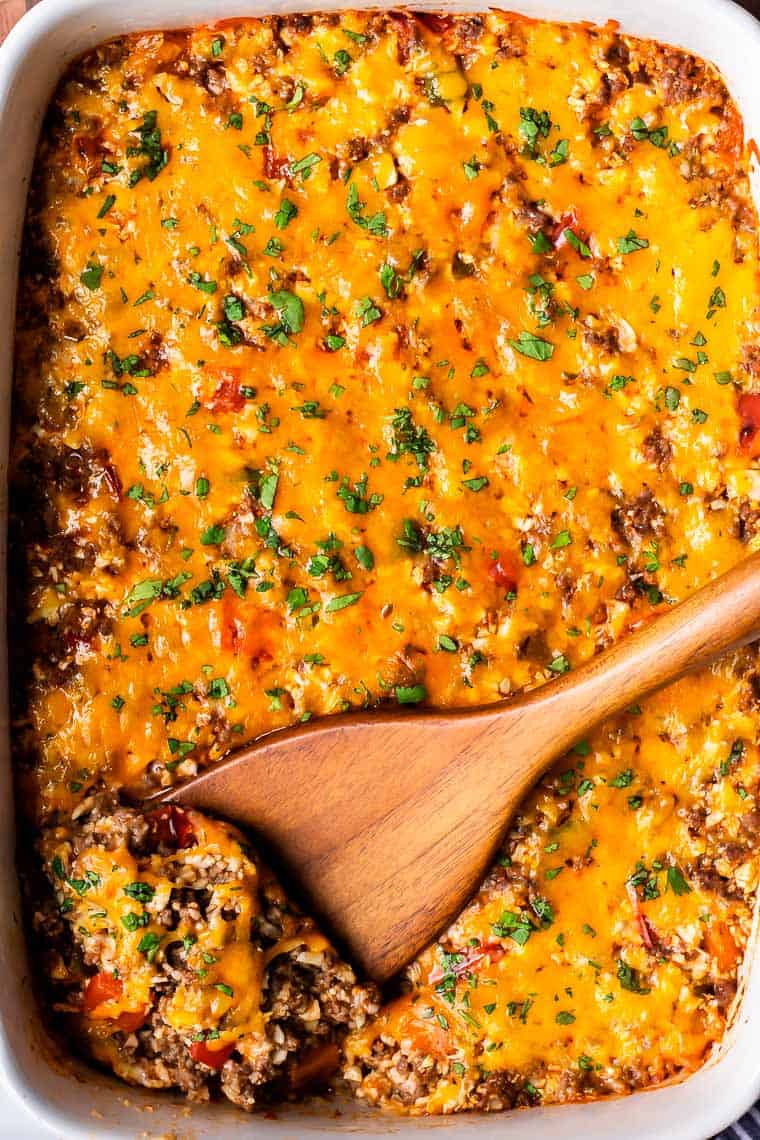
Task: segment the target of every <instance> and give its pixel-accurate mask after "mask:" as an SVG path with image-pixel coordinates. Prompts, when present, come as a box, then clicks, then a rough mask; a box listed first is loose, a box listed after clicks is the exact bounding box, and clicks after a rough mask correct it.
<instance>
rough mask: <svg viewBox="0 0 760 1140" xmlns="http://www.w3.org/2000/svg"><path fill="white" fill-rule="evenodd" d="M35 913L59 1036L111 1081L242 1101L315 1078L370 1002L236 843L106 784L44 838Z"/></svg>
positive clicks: (232, 836)
mask: <svg viewBox="0 0 760 1140" xmlns="http://www.w3.org/2000/svg"><path fill="white" fill-rule="evenodd" d="M40 853H41V856H42V860H43V866H44V870H45V873H46V875H47V877H48V879H49V881H50V883H51V885H52V887H53V890H54V900H55V902H54V905H50V906H48V907H46V908H44V909H43V910H41V911H40V912H39V913H38V915H37V918H36V926H37V929H38V931H39V932H40V933H41V934H42V935H43V937H44V939H45V943H46V944H47V946H48V949H47V951H46V954H47V963H46V965H47V970H48V973H49V976H50V977H51V979H53V980H54V985H55V1002H56V1009H57V1011H58V1013H59V1014H62V1015H63V1016H65V1019H66V1026H67V1030H68V1032H69V1034H70V1035H73V1036H74V1037H75V1038H76V1039H77V1040H79V1042H80V1043H81V1045H82V1047H83V1049H84V1051H85V1052H86V1053H87V1054H89V1055H90V1056H92V1057H94V1058H95V1059H96V1060H98V1061H100V1062H102V1063H104V1064H106V1065H108V1066H109V1067H111V1068H112V1069H113V1071H114V1072H115V1073H117V1074H118V1076H120V1077H123V1078H124V1079H125V1080H127V1081H129V1082H130V1083H132V1084H139V1085H145V1086H147V1087H148V1088H179V1089H181V1090H182V1091H183V1092H185V1093H186V1094H187V1095H188V1096H189V1097H190V1098H191V1099H193V1100H206V1099H208V1097H209V1095H210V1093H211V1092H212V1091H221V1092H222V1093H223V1094H224V1095H225V1096H226V1097H229V1099H230V1100H231V1101H234V1103H235V1104H238V1105H240V1106H241V1108H246V1109H251V1108H253V1107H256V1106H258V1105H260V1104H261V1103H262V1102H263V1103H268V1102H271V1101H272V1100H273V1099H274V1100H279V1099H283V1098H285V1097H287V1096H289V1095H293V1094H302V1093H304V1092H307V1091H310V1090H313V1089H314V1088H315V1087H320V1086H324V1084H325V1083H326V1082H328V1081H329V1080H330V1078H331V1077H332V1076H333V1075H334V1074H335V1072H336V1071H337V1069H338V1065H339V1051H338V1044H337V1043H338V1041H339V1039H340V1037H341V1036H342V1035H343V1034H344V1033H345V1031H346V1030H347V1029H358V1028H361V1026H362V1025H364V1023H365V1021H366V1020H367V1018H368V1016H369V1015H371V1014H373V1013H376V1012H377V1009H378V1000H377V994H376V992H375V990H374V987H373V986H371V985H369V986H365V985H359V984H358V982H357V980H356V977H355V975H354V972H353V970H352V969H351V967H350V966H348V965H347V964H346V963H345V962H342V961H341V960H340V959H339V958H338V956H337V954H336V952H335V950H334V949H333V947H332V946H331V945H330V943H329V942H328V941H327V939H326V938H324V936H323V935H322V934H320V933H319V931H318V930H317V929H316V927H315V925H314V923H313V922H312V921H311V919H309V918H306V917H305V916H304V915H303V914H301V913H300V912H299V911H298V910H297V909H296V908H295V907H294V906H293V905H292V904H291V903H290V902H289V901H288V899H287V898H286V897H285V894H284V892H283V890H282V888H281V887H280V885H279V884H278V883H277V882H276V880H275V879H274V877H273V876H272V874H271V872H270V871H269V870H268V869H267V868H266V867H265V866H264V865H262V863H261V861H260V860H259V858H258V857H257V855H256V854H255V853H254V852H253V851H252V850H251V848H250V845H249V844H248V843H247V842H246V840H245V839H244V837H243V836H242V835H241V834H240V832H238V831H237V830H235V829H234V828H232V827H230V826H229V825H227V824H224V823H218V822H215V821H212V820H210V819H207V818H206V817H204V816H202V815H200V814H199V813H198V812H194V811H185V810H183V809H182V808H180V807H176V806H173V805H167V806H165V807H160V808H158V809H155V810H153V811H150V812H147V813H141V812H138V811H135V810H132V809H130V808H124V807H120V806H119V805H118V804H117V803H115V802H114V800H113V798H112V797H108V796H107V795H103V794H101V795H100V796H93V797H91V798H90V799H89V800H88V801H85V802H83V803H82V805H81V807H80V810H79V811H78V812H77V818H76V820H75V821H72V822H70V823H67V824H65V825H61V826H51V827H49V828H47V829H45V830H44V831H43V833H42V838H41V841H40Z"/></svg>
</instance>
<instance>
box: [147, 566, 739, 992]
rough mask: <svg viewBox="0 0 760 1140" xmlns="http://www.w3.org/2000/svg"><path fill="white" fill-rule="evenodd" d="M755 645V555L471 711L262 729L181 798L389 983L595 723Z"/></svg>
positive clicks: (354, 717)
mask: <svg viewBox="0 0 760 1140" xmlns="http://www.w3.org/2000/svg"><path fill="white" fill-rule="evenodd" d="M758 637H760V553H758V554H754V555H752V556H751V557H749V558H747V559H746V560H745V561H744V562H742V563H740V564H739V565H738V566H736V567H735V568H734V569H733V570H730V571H729V572H728V573H727V574H725V575H724V576H723V577H722V578H718V579H717V580H716V581H714V582H712V583H711V584H710V585H708V586H706V587H704V589H702V590H699V591H698V592H697V593H695V594H693V595H692V596H691V597H690V598H689V599H688V600H687V601H685V602H683V603H682V604H681V605H679V606H676V607H674V608H673V609H672V610H669V611H668V612H667V613H665V614H664V615H663V616H661V617H658V618H656V619H655V620H653V621H651V622H649V623H648V624H646V625H644V626H643V627H642V628H640V629H639V630H637V631H636V632H634V633H632V634H630V635H629V636H627V637H625V638H624V639H622V640H621V641H620V642H618V643H617V644H615V645H613V646H612V647H611V648H610V649H608V650H606V651H605V652H603V653H600V654H599V655H598V656H596V657H595V658H593V660H592V661H590V662H589V663H588V664H586V665H584V666H582V667H581V668H579V669H577V670H576V671H575V672H574V673H567V674H565V676H563V677H562V678H560V679H559V680H556V681H552V682H551V683H550V684H546V685H544V686H543V687H541V688H539V689H536V690H533V691H532V692H530V693H528V694H527V695H526V696H523V697H519V698H517V699H515V700H511V701H505V702H503V703H499V704H494V705H490V706H487V707H481V708H476V709H472V710H462V711H433V710H427V709H425V710H421V711H416V712H415V711H411V712H401V711H398V710H395V709H394V710H388V709H382V710H378V711H376V712H361V713H352V714H350V715H346V716H335V717H328V718H325V719H323V720H320V721H316V722H315V723H311V724H306V725H302V726H299V727H297V728H290V729H287V730H284V731H281V732H275V733H272V734H270V735H269V736H265V737H263V738H262V739H260V740H259V741H258V742H257V743H255V744H253V745H252V746H250V747H248V748H245V749H243V750H241V751H240V752H237V753H236V754H234V755H232V756H231V757H230V758H229V759H227V760H224V761H222V762H221V763H219V764H217V765H216V766H215V767H213V768H210V769H209V770H208V771H206V772H204V773H203V774H202V775H200V776H197V777H196V778H195V779H193V780H190V781H189V782H188V783H187V784H185V785H184V786H182V787H179V788H176V789H172V790H170V791H168V792H166V793H162V794H161V795H160V796H159V797H153V798H152V802H155V800H156V799H161V800H170V801H172V802H174V803H178V804H185V805H188V806H191V807H195V808H199V809H202V810H204V811H210V812H213V813H216V814H218V815H221V816H226V817H228V818H229V819H231V820H235V821H236V822H238V823H240V824H241V825H243V826H245V827H248V828H250V829H252V830H253V831H254V832H257V833H259V835H262V836H263V837H264V838H265V839H266V840H267V841H268V842H269V843H270V844H271V845H273V847H274V848H275V850H276V851H277V852H278V853H279V854H280V855H281V856H282V857H283V858H284V860H285V861H286V863H287V864H288V865H289V866H290V868H291V869H292V870H293V872H294V873H295V875H296V878H297V879H298V880H300V883H301V885H302V886H303V887H304V889H305V891H306V893H307V895H308V896H309V897H310V899H311V900H312V901H313V902H314V904H315V906H316V908H317V910H318V911H320V912H321V913H322V915H323V916H324V917H325V918H326V919H327V920H328V922H329V924H330V925H331V926H332V929H333V931H334V932H335V933H336V934H337V935H338V936H339V937H340V938H341V939H342V940H343V942H344V944H345V945H346V947H347V948H348V950H349V951H350V952H352V953H353V954H354V956H355V958H356V959H357V960H358V962H359V963H360V964H361V965H362V966H363V967H364V968H365V969H366V971H367V973H368V974H369V975H370V976H371V977H373V978H375V979H377V980H378V981H383V980H385V979H386V978H388V977H389V976H390V975H391V974H393V973H395V972H396V970H398V969H399V968H400V967H401V966H403V965H404V964H405V963H406V962H408V961H409V960H410V959H411V958H412V957H413V956H414V954H415V953H416V952H417V951H418V950H420V949H421V948H422V947H423V946H424V945H425V944H426V943H427V942H429V941H430V940H431V939H432V938H434V937H435V935H436V934H438V932H439V931H440V930H441V929H442V928H443V927H444V925H445V924H446V921H447V920H448V919H450V918H451V917H452V916H453V915H454V914H455V913H456V912H457V911H458V910H460V909H461V907H462V906H463V904H464V903H465V902H466V901H467V898H468V896H469V895H470V894H471V893H472V891H473V890H474V888H475V887H476V886H477V884H478V882H479V880H480V879H481V877H482V876H483V874H484V872H485V871H486V869H487V868H488V865H489V862H490V860H491V859H492V857H493V855H494V851H495V849H496V847H497V845H498V843H499V840H500V838H501V836H502V835H503V833H504V830H505V828H506V826H507V823H508V822H509V819H510V817H511V815H512V814H513V812H514V811H515V809H516V808H517V806H518V804H519V803H520V800H521V799H522V798H523V796H524V795H525V793H526V792H527V791H528V790H529V789H530V787H531V786H532V785H533V784H534V783H535V781H536V780H537V779H538V777H539V776H540V775H541V774H542V773H543V772H544V771H545V770H546V768H547V767H548V766H549V764H550V763H551V762H552V761H553V760H555V759H556V758H557V757H558V756H561V755H562V753H563V752H565V751H567V750H568V749H569V748H570V747H571V746H572V745H573V744H574V743H575V742H576V741H578V740H579V739H581V738H582V737H583V736H584V735H585V734H586V733H587V731H588V730H589V729H590V728H591V727H592V726H593V725H595V724H597V723H598V722H599V721H601V720H604V718H605V717H608V716H610V715H611V714H612V713H615V712H618V711H619V710H620V709H622V708H625V707H626V706H628V705H629V704H631V703H632V702H633V701H634V700H635V699H636V698H637V697H641V696H643V695H644V694H646V693H649V692H652V690H654V689H658V688H660V687H661V686H663V685H666V684H668V682H670V681H673V680H675V679H676V678H677V677H680V676H682V675H683V674H684V673H687V672H689V671H690V670H693V669H699V668H700V667H701V666H703V665H706V664H707V663H708V662H710V661H712V660H713V659H714V658H715V657H717V656H718V655H719V654H721V653H723V652H724V651H725V650H727V649H730V648H734V647H737V646H739V645H744V644H746V643H747V642H749V641H752V640H754V639H755V638H758Z"/></svg>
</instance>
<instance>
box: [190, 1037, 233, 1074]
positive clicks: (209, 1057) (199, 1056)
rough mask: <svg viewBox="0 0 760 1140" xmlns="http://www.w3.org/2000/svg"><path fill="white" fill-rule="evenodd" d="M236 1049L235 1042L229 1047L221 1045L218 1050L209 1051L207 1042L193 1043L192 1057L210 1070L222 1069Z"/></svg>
mask: <svg viewBox="0 0 760 1140" xmlns="http://www.w3.org/2000/svg"><path fill="white" fill-rule="evenodd" d="M234 1048H235V1042H234V1041H231V1042H230V1043H229V1045H221V1046H220V1047H219V1048H218V1049H209V1047H208V1045H207V1044H206V1042H205V1041H193V1043H192V1045H191V1046H190V1056H191V1057H192V1058H193V1060H194V1061H198V1063H199V1064H201V1065H208V1067H209V1069H221V1067H222V1065H223V1064H224V1062H225V1061H226V1060H227V1059H228V1058H229V1056H230V1054H231V1053H232V1050H233V1049H234Z"/></svg>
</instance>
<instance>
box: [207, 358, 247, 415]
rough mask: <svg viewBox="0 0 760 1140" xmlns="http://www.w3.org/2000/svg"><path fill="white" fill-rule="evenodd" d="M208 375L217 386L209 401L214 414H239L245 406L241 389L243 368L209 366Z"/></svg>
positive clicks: (208, 404) (208, 403)
mask: <svg viewBox="0 0 760 1140" xmlns="http://www.w3.org/2000/svg"><path fill="white" fill-rule="evenodd" d="M205 372H206V375H207V376H208V377H209V378H210V380H211V381H212V383H213V384H214V385H215V387H214V392H213V394H212V395H211V396H210V397H209V398H208V399H207V401H206V403H207V406H208V407H209V408H210V410H211V411H212V412H239V411H240V410H241V408H242V407H243V405H244V404H245V396H244V395H243V393H242V391H241V388H242V384H243V370H242V369H241V368H217V367H216V366H210V365H207V366H206V368H205Z"/></svg>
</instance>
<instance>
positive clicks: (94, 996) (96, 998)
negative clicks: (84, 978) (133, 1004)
mask: <svg viewBox="0 0 760 1140" xmlns="http://www.w3.org/2000/svg"><path fill="white" fill-rule="evenodd" d="M123 990H124V985H123V983H122V981H121V979H120V978H115V977H114V976H113V974H108V973H106V972H105V971H104V970H101V972H100V973H99V974H94V975H93V976H92V977H91V978H90V980H89V982H88V983H87V985H86V986H85V990H84V996H83V998H82V1008H83V1009H84V1012H85V1013H92V1011H93V1010H94V1009H97V1008H98V1006H99V1005H103V1003H104V1002H107V1001H115V1000H116V999H117V998H120V997H121V995H122V992H123Z"/></svg>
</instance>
